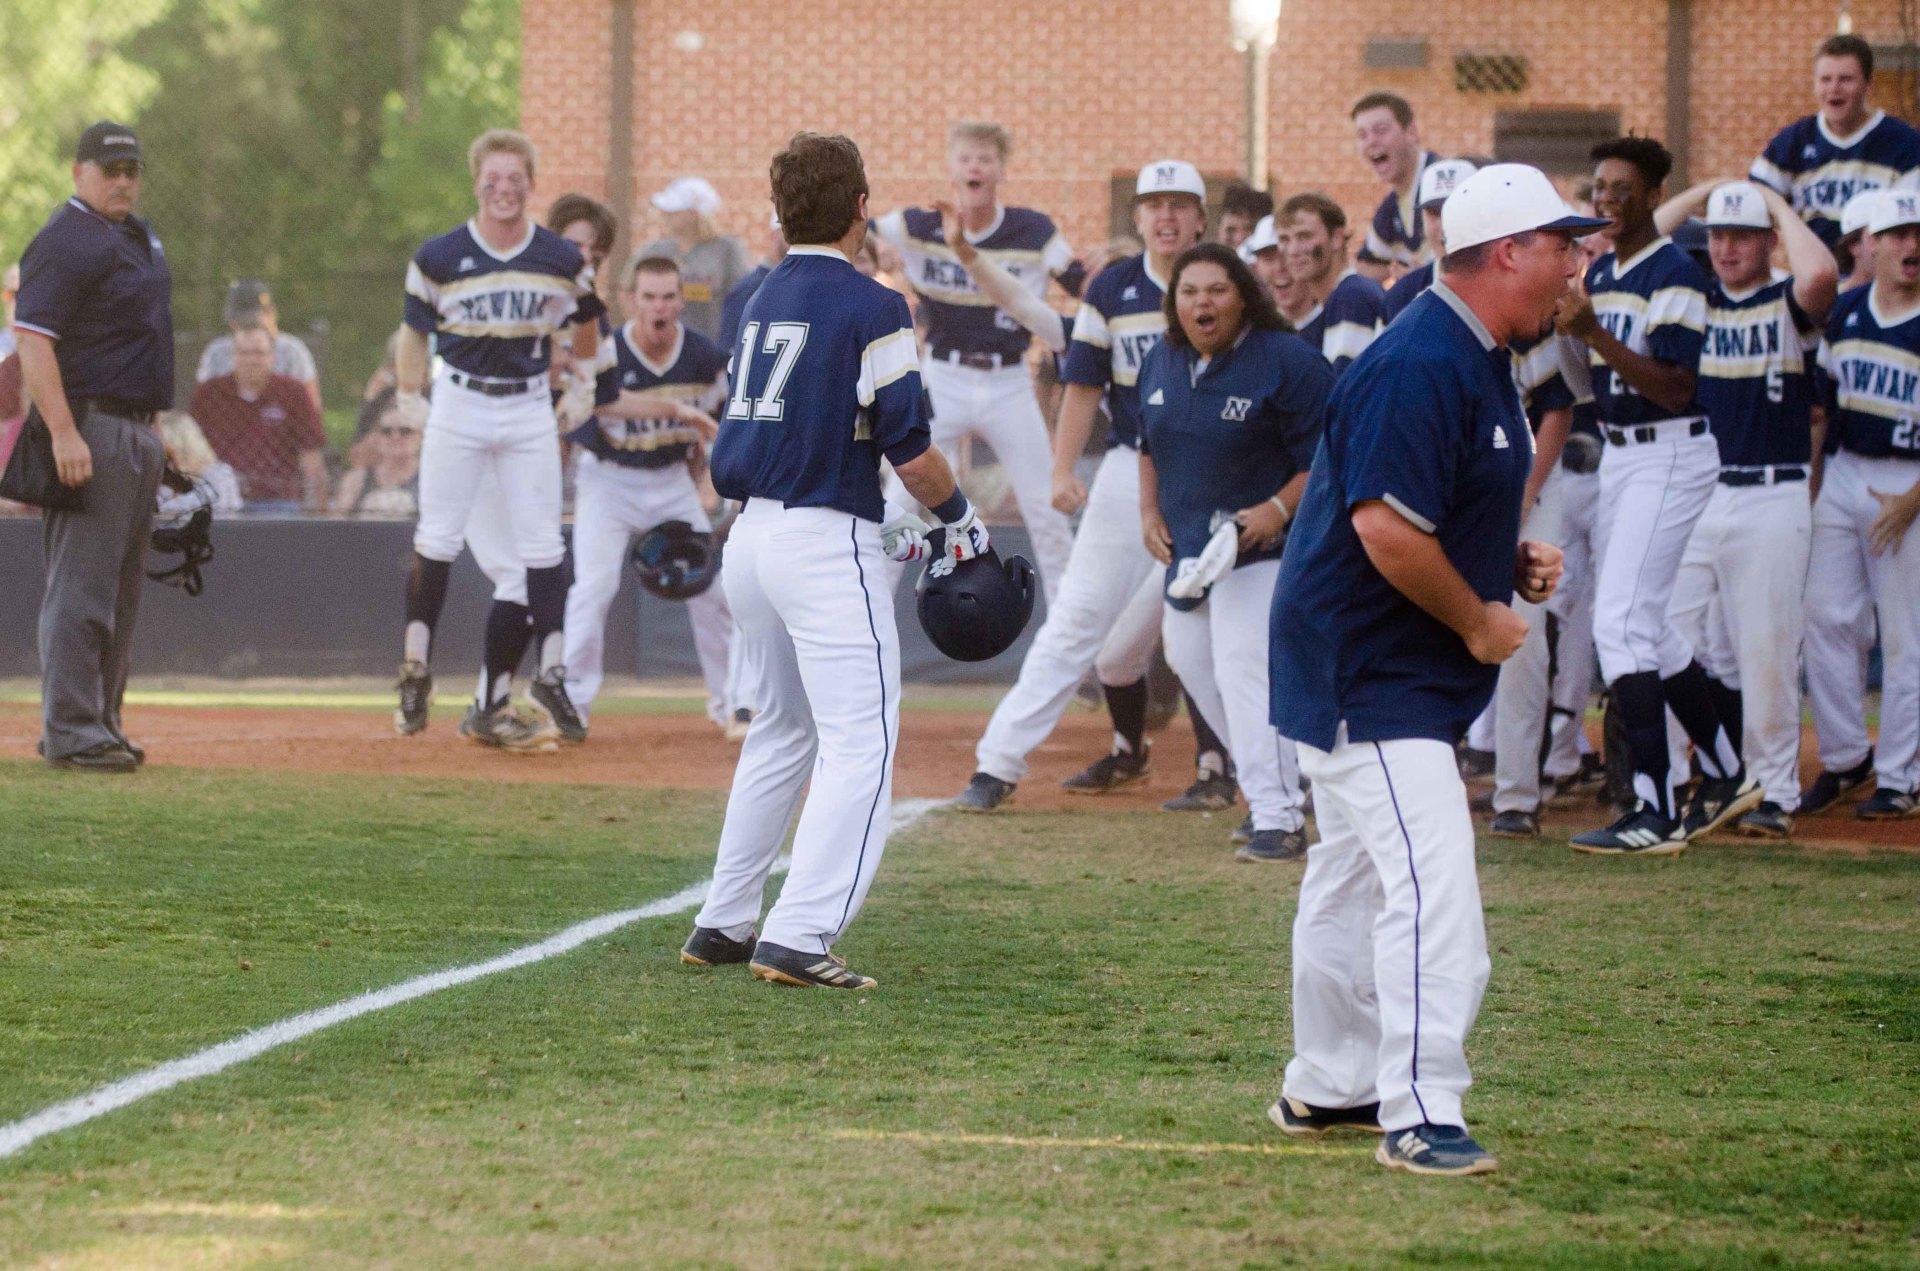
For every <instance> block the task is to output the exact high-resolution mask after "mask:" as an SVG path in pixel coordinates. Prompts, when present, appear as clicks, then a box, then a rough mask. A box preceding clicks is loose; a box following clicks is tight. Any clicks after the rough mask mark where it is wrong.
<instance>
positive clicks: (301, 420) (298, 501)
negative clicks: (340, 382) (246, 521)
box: [191, 326, 327, 516]
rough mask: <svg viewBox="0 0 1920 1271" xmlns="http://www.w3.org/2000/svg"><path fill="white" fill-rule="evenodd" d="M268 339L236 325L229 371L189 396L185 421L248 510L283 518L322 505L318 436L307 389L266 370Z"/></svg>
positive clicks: (323, 463) (323, 473)
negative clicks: (235, 478)
mask: <svg viewBox="0 0 1920 1271" xmlns="http://www.w3.org/2000/svg"><path fill="white" fill-rule="evenodd" d="M273 354H274V340H273V333H272V332H270V331H268V330H267V329H266V328H265V327H263V326H251V327H245V326H243V327H241V328H240V329H239V330H238V331H236V332H235V333H234V335H233V371H232V373H230V374H227V375H216V376H214V377H213V378H212V379H210V380H208V381H206V382H205V383H203V384H201V385H200V387H199V388H197V389H195V390H194V393H193V407H192V412H191V413H192V415H193V417H194V419H196V420H198V421H199V424H200V427H201V428H202V429H203V430H204V431H205V433H206V435H207V440H208V441H210V442H212V443H213V449H214V452H215V453H216V454H217V455H219V456H220V457H221V458H222V459H224V460H226V461H227V462H228V463H230V464H232V465H233V468H234V471H235V472H237V473H239V474H240V491H241V494H242V495H243V496H244V497H245V498H246V501H247V504H248V510H249V511H252V512H258V513H262V514H265V515H269V516H275V515H277V516H287V515H291V514H293V513H295V512H298V511H300V510H301V509H303V508H304V509H306V510H308V511H313V512H317V511H320V510H321V509H322V508H323V507H324V506H325V504H326V497H327V457H326V449H325V447H326V433H325V432H324V431H323V430H322V428H321V426H320V413H319V411H318V410H316V409H315V408H314V404H313V398H312V396H311V395H310V394H309V393H308V391H307V386H306V385H304V384H302V383H301V382H300V381H299V380H297V379H294V378H293V377H292V376H290V375H276V374H275V373H274V370H273Z"/></svg>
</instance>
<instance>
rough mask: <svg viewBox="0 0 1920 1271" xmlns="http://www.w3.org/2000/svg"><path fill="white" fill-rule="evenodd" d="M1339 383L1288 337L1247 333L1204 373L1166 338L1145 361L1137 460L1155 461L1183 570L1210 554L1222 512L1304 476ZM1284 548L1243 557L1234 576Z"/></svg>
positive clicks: (1190, 352)
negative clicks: (1190, 560) (1188, 560)
mask: <svg viewBox="0 0 1920 1271" xmlns="http://www.w3.org/2000/svg"><path fill="white" fill-rule="evenodd" d="M1333 379H1334V376H1333V371H1332V369H1331V368H1330V367H1328V366H1327V364H1326V361H1325V359H1323V358H1320V357H1317V356H1315V354H1314V352H1313V350H1312V349H1310V348H1308V347H1307V346H1306V344H1305V343H1303V342H1302V341H1301V339H1300V337H1299V336H1296V335H1293V334H1292V333H1290V332H1285V331H1254V330H1248V331H1246V332H1244V333H1243V334H1242V335H1241V337H1240V339H1239V341H1238V342H1237V343H1235V344H1234V346H1233V347H1232V348H1230V349H1227V350H1225V351H1223V352H1221V353H1219V354H1217V355H1216V356H1215V357H1213V358H1212V359H1210V360H1209V361H1208V362H1207V364H1206V365H1205V366H1204V367H1203V366H1201V365H1200V359H1199V355H1198V354H1197V353H1195V351H1194V349H1193V348H1192V346H1190V345H1188V346H1181V347H1175V346H1174V345H1173V344H1170V343H1168V342H1167V341H1165V340H1162V341H1161V342H1160V343H1159V344H1158V345H1156V346H1154V349H1153V351H1152V352H1150V353H1148V354H1147V362H1146V365H1145V366H1143V367H1142V368H1141V369H1140V421H1141V430H1140V453H1141V454H1144V455H1152V456H1153V466H1154V471H1155V473H1156V474H1157V476H1158V478H1159V485H1160V515H1161V516H1162V517H1164V518H1165V519H1166V522H1167V532H1168V533H1169V534H1171V535H1172V536H1173V555H1174V560H1175V563H1176V564H1177V563H1178V561H1179V560H1180V558H1182V557H1187V556H1198V555H1199V554H1200V553H1201V551H1202V550H1204V549H1205V548H1206V545H1207V540H1208V539H1209V538H1211V537H1212V536H1213V517H1214V514H1215V513H1216V512H1225V513H1228V514H1232V513H1234V512H1238V511H1239V510H1240V509H1242V508H1249V507H1252V506H1253V505H1255V504H1256V503H1259V502H1260V501H1261V500H1262V499H1268V498H1272V497H1273V495H1274V494H1276V493H1277V492H1278V491H1279V489H1280V487H1281V486H1283V485H1285V484H1286V483H1287V482H1289V481H1291V480H1292V479H1293V477H1294V475H1295V474H1296V473H1301V472H1305V471H1306V470H1307V466H1308V465H1309V464H1311V463H1312V462H1313V451H1314V447H1315V446H1317V445H1319V444H1320V422H1321V417H1322V415H1323V414H1324V413H1325V411H1326V405H1327V394H1328V392H1330V391H1331V390H1332V388H1333ZM1280 548H1281V544H1280V543H1275V544H1274V545H1273V546H1271V547H1267V548H1262V549H1256V550H1253V551H1243V552H1241V553H1240V556H1239V558H1238V560H1237V561H1236V562H1235V568H1238V567H1239V566H1241V565H1250V564H1252V563H1253V562H1255V561H1262V560H1272V559H1274V558H1275V557H1277V556H1279V555H1280ZM1173 574H1174V570H1173V568H1171V567H1170V568H1169V569H1168V571H1167V578H1168V581H1172V578H1173Z"/></svg>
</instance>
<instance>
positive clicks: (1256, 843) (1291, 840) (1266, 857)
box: [1233, 830, 1307, 861]
mask: <svg viewBox="0 0 1920 1271" xmlns="http://www.w3.org/2000/svg"><path fill="white" fill-rule="evenodd" d="M1306 854H1307V832H1306V831H1305V830H1255V831H1254V832H1253V834H1252V836H1251V837H1250V838H1248V839H1247V841H1246V842H1244V843H1242V844H1241V845H1240V846H1239V847H1237V848H1235V849H1234V853H1233V858H1234V859H1235V860H1237V861H1297V860H1301V859H1302V858H1304V857H1305V856H1306Z"/></svg>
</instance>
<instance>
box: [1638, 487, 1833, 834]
mask: <svg viewBox="0 0 1920 1271" xmlns="http://www.w3.org/2000/svg"><path fill="white" fill-rule="evenodd" d="M1812 543H1813V509H1812V507H1811V506H1810V505H1809V503H1808V501H1807V483H1806V482H1805V481H1790V482H1785V483H1783V484H1780V485H1771V486H1728V485H1722V486H1719V487H1717V488H1716V489H1715V490H1714V492H1713V497H1712V498H1711V499H1709V500H1708V501H1707V510H1706V511H1705V512H1703V513H1702V514H1701V516H1700V522H1699V524H1697V525H1695V526H1694V527H1693V538H1692V539H1691V540H1689V541H1688V543H1687V553H1686V556H1685V557H1684V558H1683V559H1682V560H1681V563H1680V577H1679V579H1678V581H1676V582H1675V584H1674V588H1673V609H1672V613H1673V624H1674V625H1675V626H1676V627H1678V628H1679V629H1680V632H1681V634H1682V635H1684V636H1685V637H1686V639H1687V640H1688V641H1689V642H1691V643H1692V645H1693V647H1694V649H1695V651H1696V653H1697V655H1698V657H1699V659H1700V665H1701V666H1702V667H1703V668H1705V670H1706V672H1707V674H1708V675H1711V676H1712V677H1713V678H1714V679H1716V680H1719V681H1720V682H1721V683H1722V684H1725V685H1726V686H1727V687H1728V688H1732V689H1738V690H1739V691H1740V697H1741V714H1742V716H1743V719H1744V727H1743V730H1742V731H1743V732H1744V734H1745V735H1744V736H1743V737H1742V738H1741V744H1740V753H1741V755H1742V757H1743V758H1744V759H1745V761H1746V765H1747V770H1748V771H1749V772H1750V773H1752V774H1753V777H1754V779H1755V780H1757V781H1759V782H1760V784H1761V787H1762V788H1763V790H1764V791H1765V793H1766V798H1767V800H1768V802H1771V803H1777V804H1779V805H1780V806H1781V808H1783V809H1785V810H1786V811H1788V812H1791V811H1793V810H1794V809H1795V808H1797V807H1799V806H1800V637H1801V631H1802V627H1803V625H1804V621H1805V617H1806V586H1807V561H1808V557H1809V551H1810V549H1811V547H1812Z"/></svg>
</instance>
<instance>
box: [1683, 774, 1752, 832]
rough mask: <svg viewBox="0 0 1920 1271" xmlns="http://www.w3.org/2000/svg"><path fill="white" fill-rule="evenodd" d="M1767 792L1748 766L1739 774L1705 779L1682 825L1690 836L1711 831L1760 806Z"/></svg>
mask: <svg viewBox="0 0 1920 1271" xmlns="http://www.w3.org/2000/svg"><path fill="white" fill-rule="evenodd" d="M1764 794H1765V791H1763V790H1761V789H1760V783H1759V782H1758V781H1756V780H1754V779H1753V777H1752V776H1750V775H1749V774H1748V773H1747V772H1746V771H1745V770H1744V769H1742V770H1741V772H1740V774H1739V775H1738V776H1734V777H1716V778H1711V779H1703V780H1702V781H1701V782H1700V788H1699V789H1697V790H1695V791H1694V792H1693V801H1692V802H1690V803H1688V804H1687V814H1686V815H1685V816H1684V817H1682V818H1681V820H1680V827H1681V829H1682V830H1683V831H1684V832H1685V833H1686V836H1687V837H1688V838H1690V839H1692V838H1699V837H1700V836H1701V835H1703V834H1711V833H1713V832H1714V831H1715V830H1717V829H1719V828H1720V827H1721V826H1723V825H1725V824H1726V823H1727V822H1729V821H1732V820H1735V819H1736V818H1739V817H1743V816H1745V815H1746V814H1747V813H1749V812H1751V811H1753V810H1754V809H1755V808H1757V807H1759V806H1760V800H1761V798H1762V797H1763V795H1764Z"/></svg>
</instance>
